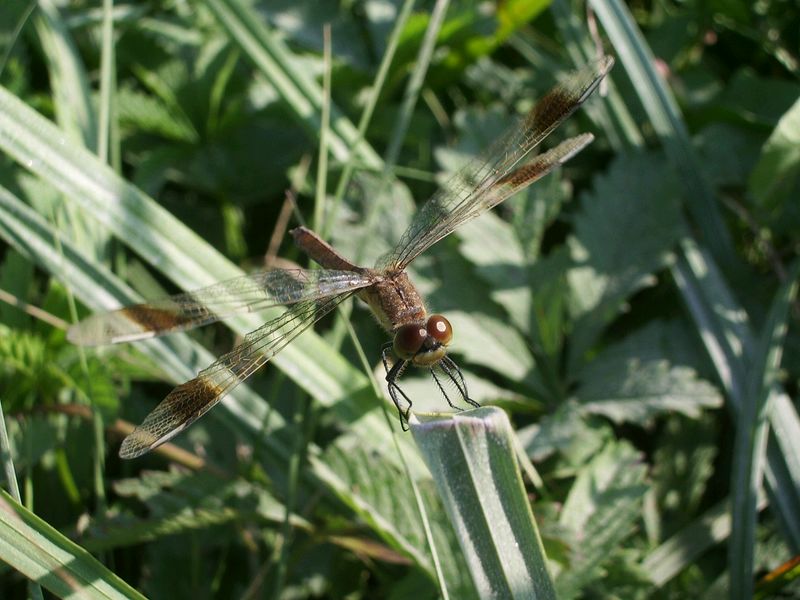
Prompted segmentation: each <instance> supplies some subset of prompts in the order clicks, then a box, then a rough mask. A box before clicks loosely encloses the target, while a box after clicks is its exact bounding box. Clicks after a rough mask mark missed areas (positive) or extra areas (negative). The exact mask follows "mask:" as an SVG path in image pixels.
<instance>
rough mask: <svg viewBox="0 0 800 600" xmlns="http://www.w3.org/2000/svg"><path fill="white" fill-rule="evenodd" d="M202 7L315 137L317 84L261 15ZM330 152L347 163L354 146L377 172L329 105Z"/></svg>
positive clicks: (369, 153) (227, 3)
mask: <svg viewBox="0 0 800 600" xmlns="http://www.w3.org/2000/svg"><path fill="white" fill-rule="evenodd" d="M206 5H207V6H208V8H210V9H211V12H212V13H213V14H214V16H215V17H216V18H217V20H218V21H219V22H220V24H221V25H222V26H223V27H224V29H225V31H226V32H227V34H228V36H229V37H230V39H231V41H232V42H233V43H234V44H236V45H237V46H239V48H241V50H242V52H243V53H244V55H245V56H246V57H247V58H248V59H250V60H251V61H252V62H253V64H254V65H255V66H256V68H257V69H258V70H259V71H261V73H263V74H264V75H265V76H266V77H267V79H268V80H269V81H270V82H271V83H272V85H274V86H275V89H276V90H277V91H278V93H279V94H280V95H281V97H283V99H284V101H285V102H286V103H287V105H288V106H289V107H290V108H291V109H292V110H293V111H294V113H295V114H296V115H297V118H298V119H299V120H300V122H301V123H302V124H303V125H304V126H305V128H306V131H308V132H309V133H310V134H311V135H312V136H314V137H317V136H318V135H319V131H320V125H321V123H322V103H323V95H324V94H323V91H322V88H321V87H320V86H319V84H318V83H317V82H316V81H315V80H314V79H313V78H311V77H309V76H308V75H307V71H306V70H305V69H303V68H300V67H298V66H297V64H296V60H295V59H294V57H293V56H292V54H291V52H290V51H289V49H288V48H287V47H286V45H285V44H284V43H283V42H282V41H281V40H279V39H278V37H277V36H276V35H275V34H274V33H273V32H271V31H270V30H269V29H268V28H267V27H266V25H264V23H263V22H262V19H261V16H260V15H259V14H258V13H257V12H255V11H254V10H253V9H252V8H251V7H250V6H247V5H245V4H244V3H242V2H239V0H209V1H208V2H207V3H206ZM330 110H331V132H330V140H329V144H330V150H331V153H332V154H333V155H334V156H335V157H336V158H337V159H338V160H340V161H345V160H347V158H348V156H349V154H350V150H349V149H350V148H351V147H354V148H355V152H356V154H357V155H358V157H359V159H360V160H361V161H362V162H363V163H364V164H365V165H367V166H369V167H370V168H374V169H379V168H381V166H382V165H383V161H382V160H381V158H380V157H379V156H378V155H377V154H376V153H375V151H374V150H373V149H372V148H371V147H370V145H369V144H368V143H367V142H366V141H365V140H364V139H360V138H359V136H358V132H357V131H356V128H355V126H354V125H353V124H352V123H351V122H350V121H349V120H348V119H347V117H345V115H344V114H343V113H342V112H341V110H339V109H338V108H337V107H336V106H335V105H334V104H331V107H330Z"/></svg>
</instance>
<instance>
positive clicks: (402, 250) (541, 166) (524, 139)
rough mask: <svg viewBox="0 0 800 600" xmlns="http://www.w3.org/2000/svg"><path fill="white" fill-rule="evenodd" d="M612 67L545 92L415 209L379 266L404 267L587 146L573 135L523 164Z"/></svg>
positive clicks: (596, 66)
mask: <svg viewBox="0 0 800 600" xmlns="http://www.w3.org/2000/svg"><path fill="white" fill-rule="evenodd" d="M613 64H614V60H613V58H611V57H610V56H607V57H605V58H603V59H602V60H600V61H598V62H596V63H593V64H592V65H589V66H587V67H585V68H584V69H581V70H579V71H576V72H575V73H573V74H572V75H571V76H570V77H569V78H567V79H566V80H565V81H564V82H562V83H560V84H558V85H557V86H555V87H554V88H553V89H552V90H550V91H549V92H548V93H547V94H546V95H545V96H544V97H543V98H542V99H541V100H540V101H539V102H537V103H536V105H535V106H534V107H533V109H531V111H530V112H529V113H528V114H527V115H526V116H525V117H523V118H522V120H521V121H520V122H519V123H518V124H516V125H515V126H513V127H512V128H511V129H509V130H508V131H507V132H506V133H505V134H504V135H503V136H501V137H500V139H499V140H498V141H497V142H495V143H494V144H492V146H491V147H490V148H489V149H488V150H487V151H486V152H485V153H483V154H482V155H481V156H480V157H478V158H476V159H473V160H472V161H470V162H469V163H468V164H467V165H466V166H465V167H464V168H463V169H461V170H460V171H459V172H458V173H456V174H455V175H454V176H453V177H452V178H451V179H450V181H448V183H447V184H445V186H443V187H442V189H441V190H439V191H438V192H437V193H436V194H434V195H433V196H432V197H431V198H430V200H428V201H427V202H426V203H425V204H424V205H423V206H422V208H420V210H419V211H418V212H417V214H416V215H415V216H414V219H413V220H412V221H411V224H410V225H409V227H408V229H407V230H406V231H405V233H404V234H403V236H402V238H401V239H400V242H399V243H398V245H397V247H396V248H395V249H394V250H393V251H392V252H391V253H390V254H389V255H387V256H386V257H384V258H382V259H381V260H380V261H379V263H378V268H389V269H403V268H405V267H406V266H407V265H408V263H410V262H411V261H412V260H414V258H416V257H417V256H419V254H421V253H422V252H424V251H425V250H426V249H427V248H429V247H430V246H432V245H433V244H435V243H436V242H438V241H439V240H441V239H442V238H443V237H445V236H447V235H448V234H450V233H452V231H453V230H454V229H456V228H457V227H458V226H460V225H462V224H463V223H465V222H466V221H469V220H470V219H474V218H475V217H477V216H478V215H481V214H483V213H484V212H486V211H487V210H489V209H491V208H492V207H494V206H496V205H497V204H499V203H500V202H502V201H503V200H505V199H506V198H508V197H509V196H511V194H513V193H514V192H517V191H519V190H521V189H522V188H524V187H525V186H527V185H530V184H531V183H532V182H533V181H535V180H536V179H538V178H539V177H542V176H543V175H545V174H546V173H548V172H549V171H550V170H551V169H553V168H554V167H556V166H558V165H559V164H562V163H563V162H565V161H566V160H567V159H569V158H570V157H571V156H573V155H574V154H575V153H577V152H578V151H580V150H581V149H582V148H583V147H584V146H586V144H588V143H589V142H590V141H591V139H592V138H591V137H587V136H578V137H576V138H573V139H572V140H567V141H565V142H563V143H562V144H560V145H559V146H557V147H556V148H553V150H551V151H550V152H545V153H543V154H541V155H540V156H537V157H536V158H534V159H533V160H530V161H528V162H526V157H527V156H528V154H529V153H530V152H531V151H532V150H533V149H534V148H536V147H537V146H538V145H539V144H541V143H542V141H543V140H544V139H545V138H546V137H547V136H548V135H550V133H552V132H553V130H555V129H556V128H557V127H558V126H559V125H560V124H561V123H563V122H564V120H565V119H567V118H568V117H569V116H570V115H571V114H572V113H573V112H575V110H576V109H577V108H578V107H579V106H580V105H581V104H582V103H583V102H584V101H585V100H586V98H588V96H589V95H590V94H591V93H592V92H593V91H594V90H595V89H596V88H597V86H598V84H599V83H600V81H601V80H602V79H603V77H604V76H605V75H606V73H608V71H609V70H610V69H611V67H612V66H613Z"/></svg>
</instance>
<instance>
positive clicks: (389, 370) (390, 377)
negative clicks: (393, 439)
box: [381, 342, 412, 431]
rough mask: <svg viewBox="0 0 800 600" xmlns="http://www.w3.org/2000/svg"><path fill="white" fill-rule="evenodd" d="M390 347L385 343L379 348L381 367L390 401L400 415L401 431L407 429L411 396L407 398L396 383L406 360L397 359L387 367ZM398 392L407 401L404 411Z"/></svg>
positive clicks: (390, 345) (389, 344)
mask: <svg viewBox="0 0 800 600" xmlns="http://www.w3.org/2000/svg"><path fill="white" fill-rule="evenodd" d="M391 349H392V344H391V342H390V343H387V344H385V345H384V346H383V348H381V360H383V368H384V369H386V383H387V385H388V388H389V396H391V398H392V402H394V405H395V407H396V408H397V412H398V414H399V415H400V426H401V427H402V428H403V431H408V427H407V426H406V423H408V416H409V414H410V413H411V404H412V402H411V398H409V397H408V396H407V395H406V393H405V392H404V391H403V390H402V389H401V388H400V386H399V385H397V378H398V377H400V375H401V374H402V372H403V370H404V369H405V367H406V361H404V360H399V361H398V362H397V363H395V364H394V365H393V366H391V367H389V359H388V358H387V357H388V355H389V352H390V351H391ZM398 393H399V394H400V395H401V396H402V397H403V399H404V400H405V401H406V402H407V403H408V408H406V410H405V412H404V411H403V408H402V406H401V404H400V399H399V398H398V397H397V394H398Z"/></svg>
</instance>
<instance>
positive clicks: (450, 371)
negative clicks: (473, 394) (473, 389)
mask: <svg viewBox="0 0 800 600" xmlns="http://www.w3.org/2000/svg"><path fill="white" fill-rule="evenodd" d="M439 364H440V365H441V367H442V371H444V372H445V373H446V374H447V376H448V377H449V378H450V380H451V381H452V382H453V383H454V384H455V386H456V388H458V391H459V393H460V394H461V397H462V398H464V401H465V402H466V403H468V404H469V405H471V406H474V407H475V408H480V404H478V403H477V402H475V400H473V399H472V398H470V397H469V392H468V391H467V381H466V380H465V379H464V374H463V373H462V372H461V369H460V368H459V366H458V365H457V364H456V363H455V362H454V361H453V359H452V358H450V357H449V356H445V357H444V358H443V359H442V360H441V361H440V362H439Z"/></svg>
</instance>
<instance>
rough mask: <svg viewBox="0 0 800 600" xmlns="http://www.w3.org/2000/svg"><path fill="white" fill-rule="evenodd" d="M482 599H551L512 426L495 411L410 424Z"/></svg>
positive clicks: (472, 411)
mask: <svg viewBox="0 0 800 600" xmlns="http://www.w3.org/2000/svg"><path fill="white" fill-rule="evenodd" d="M411 431H412V433H413V434H414V440H415V441H416V442H417V444H418V446H419V448H420V450H421V452H422V454H423V456H424V458H425V461H426V463H427V465H428V468H429V469H430V471H431V473H432V474H433V479H434V482H435V483H436V486H437V488H438V490H439V495H440V496H441V498H442V501H443V502H444V505H445V509H446V510H447V513H448V516H449V517H450V521H451V523H452V524H453V528H454V529H455V531H456V535H457V537H458V540H459V544H460V545H461V549H462V551H463V552H464V556H465V557H466V560H467V564H468V565H469V568H470V573H471V575H472V580H473V582H474V583H475V588H476V590H477V592H478V595H479V596H480V597H482V598H487V597H501V598H555V590H554V588H553V582H552V580H551V579H550V575H549V574H548V572H547V566H546V565H547V563H546V560H547V559H546V557H545V554H544V549H543V547H542V543H541V539H540V537H539V533H538V531H537V529H536V524H535V522H534V519H533V513H532V512H531V507H530V503H529V501H528V498H527V496H526V494H525V488H524V486H523V484H522V478H521V476H520V472H519V468H518V466H517V461H516V456H515V454H514V444H513V441H512V436H513V435H514V434H513V432H512V430H511V425H510V423H509V421H508V417H507V416H506V414H505V413H504V412H503V411H502V410H500V409H497V408H479V409H476V410H471V411H468V412H465V413H461V414H456V415H453V417H452V418H447V419H436V420H431V421H427V422H423V423H412V425H411Z"/></svg>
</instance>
